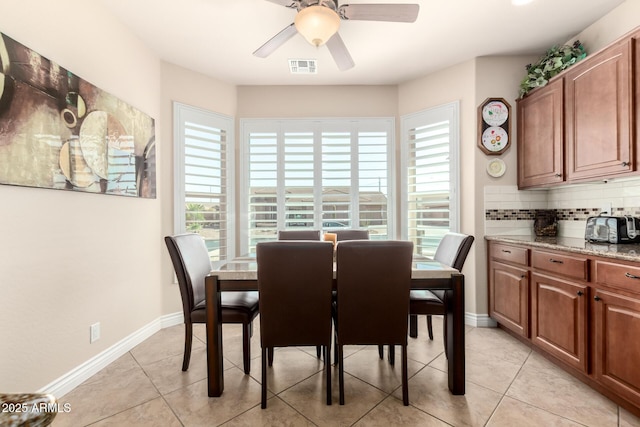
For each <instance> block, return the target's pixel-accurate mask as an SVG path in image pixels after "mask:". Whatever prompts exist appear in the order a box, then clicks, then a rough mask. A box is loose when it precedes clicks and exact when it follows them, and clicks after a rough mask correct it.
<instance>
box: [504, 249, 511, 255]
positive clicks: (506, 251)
mask: <svg viewBox="0 0 640 427" xmlns="http://www.w3.org/2000/svg"><path fill="white" fill-rule="evenodd" d="M502 252H504V253H506V254H510V253H511V251H508V250H506V249H502Z"/></svg>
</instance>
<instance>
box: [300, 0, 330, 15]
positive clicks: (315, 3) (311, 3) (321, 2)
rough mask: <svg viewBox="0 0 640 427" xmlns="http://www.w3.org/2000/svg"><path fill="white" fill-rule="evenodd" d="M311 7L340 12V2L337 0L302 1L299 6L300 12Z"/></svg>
mask: <svg viewBox="0 0 640 427" xmlns="http://www.w3.org/2000/svg"><path fill="white" fill-rule="evenodd" d="M309 6H324V7H328V8H329V9H331V10H333V11H334V12H337V11H338V1H337V0H300V3H299V4H298V11H301V10H302V9H304V8H306V7H309Z"/></svg>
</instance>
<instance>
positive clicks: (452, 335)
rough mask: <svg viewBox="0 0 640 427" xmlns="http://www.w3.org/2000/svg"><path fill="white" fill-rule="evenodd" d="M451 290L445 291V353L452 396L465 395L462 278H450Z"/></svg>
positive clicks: (454, 275) (459, 276)
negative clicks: (446, 354)
mask: <svg viewBox="0 0 640 427" xmlns="http://www.w3.org/2000/svg"><path fill="white" fill-rule="evenodd" d="M451 284H452V288H453V289H452V290H451V291H447V314H446V316H447V342H446V346H447V353H448V356H449V358H448V361H447V362H448V370H449V390H450V391H451V393H452V394H455V395H463V394H464V393H465V379H464V377H465V356H464V353H465V348H464V345H465V344H464V276H463V275H462V274H453V275H452V276H451Z"/></svg>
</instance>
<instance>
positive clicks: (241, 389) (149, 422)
mask: <svg viewBox="0 0 640 427" xmlns="http://www.w3.org/2000/svg"><path fill="white" fill-rule="evenodd" d="M419 322H420V323H419V325H420V337H419V338H417V339H411V338H410V339H409V348H408V357H409V362H408V363H409V364H408V371H409V400H410V403H411V405H410V406H408V407H405V406H403V405H402V394H401V391H400V385H401V377H400V355H399V349H397V351H398V354H397V356H396V361H397V364H396V366H395V367H392V366H390V365H389V364H388V362H387V361H386V360H380V359H379V358H378V354H377V348H375V347H349V348H345V393H346V396H345V398H346V405H344V406H340V405H339V404H338V376H337V369H334V377H333V387H332V390H333V401H334V404H333V405H332V406H326V405H325V401H324V399H325V394H324V378H323V377H324V376H323V374H322V367H323V365H322V362H321V361H319V360H318V359H317V358H316V356H315V348H311V347H309V348H282V349H277V350H276V352H275V360H274V363H273V368H271V369H270V371H269V374H268V375H269V377H268V384H269V390H270V393H269V400H268V408H267V409H265V410H263V409H260V375H261V370H260V369H261V368H260V366H261V364H260V337H259V331H260V328H259V319H256V323H255V324H254V331H255V333H254V337H253V338H252V341H251V345H252V358H253V359H252V363H251V375H244V373H243V371H242V331H241V329H240V326H237V325H224V326H223V328H224V332H223V333H224V351H225V376H224V380H225V390H224V394H223V396H222V397H220V398H209V397H207V386H206V361H205V345H204V341H205V329H204V326H203V325H195V337H194V342H193V352H192V357H191V366H190V368H189V371H188V372H182V371H181V366H182V349H183V343H184V341H183V340H184V326H183V325H178V326H174V327H171V328H167V329H163V330H161V331H160V332H158V333H156V334H155V335H153V336H152V337H150V338H149V339H147V340H146V341H144V342H143V343H141V344H140V345H138V346H137V347H135V348H134V349H133V350H131V351H130V352H128V353H127V354H125V355H124V356H122V357H121V358H119V359H118V360H116V361H115V362H113V363H112V364H111V365H109V366H107V367H106V368H104V369H103V370H102V371H100V372H99V373H97V374H96V375H94V376H93V377H91V378H90V379H88V380H87V381H85V382H84V383H83V384H81V385H80V386H78V387H76V388H75V389H74V390H73V391H71V392H70V393H68V394H67V395H66V396H63V397H61V398H59V401H60V402H61V403H66V402H68V403H69V404H70V405H71V411H70V412H69V413H59V414H58V416H57V417H56V419H55V421H54V423H53V425H54V426H55V427H62V426H74V427H77V426H87V425H91V426H124V425H126V426H200V425H202V426H205V425H206V426H217V425H224V426H257V425H264V426H367V427H368V426H383V427H390V426H447V425H452V426H508V427H512V426H517V427H523V426H597V427H607V426H612V427H613V426H620V427H628V426H640V419H639V418H637V417H635V416H634V415H632V414H630V413H629V412H628V411H626V410H624V409H623V408H620V407H618V406H617V405H616V404H614V403H613V402H611V401H610V400H609V399H607V398H605V397H603V396H602V395H600V394H599V393H597V392H595V391H593V390H592V389H591V388H589V387H588V386H586V385H584V384H583V383H581V382H580V381H578V380H576V379H575V378H573V377H572V376H571V375H569V374H567V373H565V372H564V371H562V370H561V369H559V368H558V367H556V366H555V365H553V364H552V363H550V362H549V361H547V360H546V359H545V358H543V357H541V356H540V355H539V354H537V353H536V352H532V351H531V350H530V349H529V348H528V347H527V346H526V345H524V344H522V343H521V342H519V341H518V340H516V339H515V338H513V337H511V336H509V335H508V334H507V333H505V332H504V331H501V330H499V329H494V328H472V327H467V334H466V349H467V352H466V357H467V363H466V374H467V382H466V394H465V395H464V396H452V395H451V394H450V393H449V390H448V388H447V374H446V359H445V357H444V353H443V345H442V333H441V330H442V321H441V319H439V318H438V317H435V318H434V334H435V337H434V340H433V341H429V340H428V338H427V336H426V335H427V334H426V322H425V319H424V318H421V319H420V320H419Z"/></svg>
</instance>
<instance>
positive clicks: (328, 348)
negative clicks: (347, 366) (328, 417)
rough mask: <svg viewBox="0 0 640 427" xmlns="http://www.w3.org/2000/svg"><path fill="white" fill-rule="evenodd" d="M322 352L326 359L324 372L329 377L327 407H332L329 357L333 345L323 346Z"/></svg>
mask: <svg viewBox="0 0 640 427" xmlns="http://www.w3.org/2000/svg"><path fill="white" fill-rule="evenodd" d="M322 350H323V352H324V354H325V357H324V372H325V375H326V376H327V405H331V403H332V402H331V360H329V357H327V356H328V355H330V354H331V345H328V346H326V345H325V346H323V347H322Z"/></svg>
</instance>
